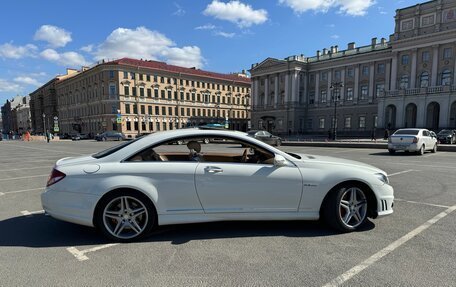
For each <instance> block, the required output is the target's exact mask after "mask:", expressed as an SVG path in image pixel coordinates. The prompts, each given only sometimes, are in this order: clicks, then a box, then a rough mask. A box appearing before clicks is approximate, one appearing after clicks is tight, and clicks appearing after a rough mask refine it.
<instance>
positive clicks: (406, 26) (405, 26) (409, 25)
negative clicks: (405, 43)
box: [401, 19, 413, 31]
mask: <svg viewBox="0 0 456 287" xmlns="http://www.w3.org/2000/svg"><path fill="white" fill-rule="evenodd" d="M412 29H413V19H410V20H404V21H402V22H401V31H408V30H412Z"/></svg>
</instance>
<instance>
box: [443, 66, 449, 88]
mask: <svg viewBox="0 0 456 287" xmlns="http://www.w3.org/2000/svg"><path fill="white" fill-rule="evenodd" d="M441 85H442V86H449V85H451V71H450V70H448V69H446V70H443V72H442V81H441Z"/></svg>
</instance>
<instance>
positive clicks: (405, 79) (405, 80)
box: [399, 75, 409, 89]
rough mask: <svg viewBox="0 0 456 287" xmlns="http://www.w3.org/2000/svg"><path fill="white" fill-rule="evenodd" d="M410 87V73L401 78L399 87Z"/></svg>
mask: <svg viewBox="0 0 456 287" xmlns="http://www.w3.org/2000/svg"><path fill="white" fill-rule="evenodd" d="M408 87H409V76H408V75H402V77H401V80H400V82H399V88H400V89H408Z"/></svg>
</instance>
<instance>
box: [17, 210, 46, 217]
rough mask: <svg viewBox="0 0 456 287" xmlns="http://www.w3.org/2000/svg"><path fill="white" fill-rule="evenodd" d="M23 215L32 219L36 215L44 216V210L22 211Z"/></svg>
mask: <svg viewBox="0 0 456 287" xmlns="http://www.w3.org/2000/svg"><path fill="white" fill-rule="evenodd" d="M21 213H22V215H24V216H27V217H31V216H33V215H35V214H43V213H44V210H37V211H28V210H22V211H21Z"/></svg>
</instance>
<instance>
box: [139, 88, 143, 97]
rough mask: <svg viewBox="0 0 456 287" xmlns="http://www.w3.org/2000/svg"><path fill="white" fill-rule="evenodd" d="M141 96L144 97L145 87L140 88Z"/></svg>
mask: <svg viewBox="0 0 456 287" xmlns="http://www.w3.org/2000/svg"><path fill="white" fill-rule="evenodd" d="M139 96H140V97H142V98H144V88H143V87H140V88H139Z"/></svg>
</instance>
